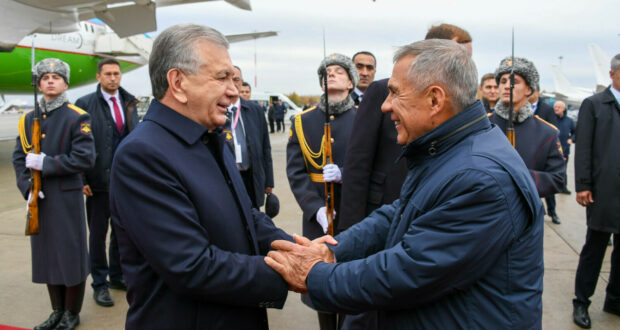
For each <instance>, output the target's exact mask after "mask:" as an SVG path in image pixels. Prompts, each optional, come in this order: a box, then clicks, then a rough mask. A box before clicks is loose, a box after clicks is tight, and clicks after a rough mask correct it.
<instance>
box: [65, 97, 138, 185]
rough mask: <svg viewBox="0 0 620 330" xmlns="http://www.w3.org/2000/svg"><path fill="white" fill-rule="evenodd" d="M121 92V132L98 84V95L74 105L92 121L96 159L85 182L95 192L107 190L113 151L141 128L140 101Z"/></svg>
mask: <svg viewBox="0 0 620 330" xmlns="http://www.w3.org/2000/svg"><path fill="white" fill-rule="evenodd" d="M118 92H119V94H120V97H121V100H122V106H121V108H122V111H123V113H124V115H125V125H124V127H123V132H122V133H119V132H118V130H117V129H116V122H115V121H114V118H112V114H111V112H110V106H109V105H108V102H107V101H106V100H105V98H104V97H103V94H101V86H100V85H97V90H96V91H95V92H93V93H90V94H88V95H84V96H82V97H80V98H79V99H78V100H77V101H76V102H75V105H77V106H78V107H80V108H82V109H84V110H86V112H88V113H89V114H90V117H91V121H92V128H93V136H94V137H95V150H96V152H97V158H96V160H95V166H94V167H93V168H92V169H91V170H90V171H87V172H86V173H85V178H84V183H85V184H87V185H89V186H90V188H91V189H92V190H93V191H105V192H107V191H108V186H109V185H110V169H111V168H112V159H113V158H114V152H116V148H117V147H118V144H119V143H120V142H121V140H122V139H123V138H124V137H125V136H127V134H129V132H131V131H132V130H133V129H134V128H135V127H136V125H138V120H139V119H138V110H137V109H136V104H138V100H136V98H135V97H134V96H133V95H131V94H129V93H128V92H127V91H126V90H125V89H123V88H122V87H120V88H119V89H118Z"/></svg>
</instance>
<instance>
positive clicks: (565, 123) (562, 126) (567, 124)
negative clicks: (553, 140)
mask: <svg viewBox="0 0 620 330" xmlns="http://www.w3.org/2000/svg"><path fill="white" fill-rule="evenodd" d="M556 117H557V123H558V125H557V127H558V130H560V135H559V139H560V144H562V151H563V152H564V158H567V157H568V155H569V154H570V144H568V139H571V140H573V143H574V141H575V122H574V121H573V120H572V119H570V118H569V117H568V116H567V115H566V112H565V113H564V116H562V117H560V116H556Z"/></svg>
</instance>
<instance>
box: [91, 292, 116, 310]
mask: <svg viewBox="0 0 620 330" xmlns="http://www.w3.org/2000/svg"><path fill="white" fill-rule="evenodd" d="M93 297H94V298H95V302H96V303H97V305H99V306H104V307H110V306H114V300H112V297H110V291H108V289H107V288H105V289H99V290H95V294H94V295H93Z"/></svg>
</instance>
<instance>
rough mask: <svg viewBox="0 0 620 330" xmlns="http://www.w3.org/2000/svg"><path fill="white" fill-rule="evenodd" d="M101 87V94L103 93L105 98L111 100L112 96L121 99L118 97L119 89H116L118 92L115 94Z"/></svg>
mask: <svg viewBox="0 0 620 330" xmlns="http://www.w3.org/2000/svg"><path fill="white" fill-rule="evenodd" d="M99 89H100V90H101V95H103V98H104V99H105V100H106V101H110V98H111V97H115V98H116V100H117V101H118V100H119V97H118V89H117V90H116V93H115V94H108V93H106V92H105V91H104V90H103V88H101V87H99Z"/></svg>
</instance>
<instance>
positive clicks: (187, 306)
mask: <svg viewBox="0 0 620 330" xmlns="http://www.w3.org/2000/svg"><path fill="white" fill-rule="evenodd" d="M471 53H472V38H471V36H470V35H469V33H468V32H467V31H465V30H464V29H462V28H459V27H457V26H454V25H450V24H441V25H437V26H433V27H432V28H431V29H429V31H428V33H427V35H426V38H425V40H422V41H418V42H414V43H412V44H409V45H406V46H403V47H401V48H399V49H398V50H397V51H396V53H395V55H394V67H393V72H392V75H391V77H390V78H388V79H383V80H378V81H374V80H375V79H374V78H375V77H374V76H375V72H376V66H377V63H376V58H375V56H374V55H373V54H372V53H371V52H368V51H360V52H358V53H356V54H354V55H353V56H352V58H349V57H348V56H346V55H343V54H338V53H334V54H331V55H329V56H327V57H325V58H324V59H322V61H321V62H320V63H319V65H318V69H317V76H318V83H319V85H320V86H321V88H322V90H323V94H322V95H321V97H320V99H319V101H318V103H317V104H316V105H314V106H310V107H305V109H304V111H303V112H302V113H300V114H298V115H296V116H295V117H294V118H293V119H292V120H291V122H290V137H289V141H288V144H287V147H286V162H287V164H286V173H287V176H288V180H289V184H290V188H291V190H292V192H293V195H294V196H295V199H296V200H297V203H298V204H299V207H300V209H301V211H302V214H301V216H300V220H301V221H302V224H303V225H302V227H303V236H297V235H294V236H291V235H289V234H287V233H285V232H284V231H282V230H281V229H279V228H277V227H276V226H275V225H274V223H273V221H272V220H271V218H270V217H269V216H267V215H265V213H262V212H260V210H259V208H260V207H261V206H263V204H265V196H270V195H272V189H273V187H274V178H273V164H272V159H271V145H270V140H269V133H270V132H271V133H274V128H277V131H282V132H284V131H285V127H286V126H285V123H284V113H285V108H284V106H283V105H282V104H281V100H280V101H275V102H273V104H271V105H270V107H269V109H268V110H267V118H266V116H265V109H264V108H263V107H262V106H260V105H259V104H257V103H255V102H252V101H249V99H250V95H251V87H250V85H249V84H247V83H245V82H244V81H243V76H242V72H241V69H240V68H239V67H237V66H233V64H232V62H231V60H230V57H229V54H228V42H227V40H226V38H225V37H224V36H223V35H222V34H221V33H219V32H218V31H216V30H214V29H211V28H208V27H205V26H201V25H196V24H180V25H175V26H173V27H170V28H168V29H166V30H165V31H163V32H162V33H161V34H160V35H159V36H158V37H157V38H156V40H155V41H154V44H153V50H152V52H151V57H150V61H149V74H150V79H151V86H152V92H153V96H154V101H153V102H152V103H151V105H150V107H149V110H148V112H147V114H146V115H145V117H144V118H143V121H142V122H141V123H139V124H138V115H137V111H136V107H135V106H136V103H137V101H136V99H135V98H134V96H133V95H131V94H130V93H129V92H128V91H126V90H125V89H123V88H122V87H121V86H120V82H121V77H122V73H121V67H120V64H119V63H118V62H117V61H116V60H114V59H111V58H106V59H103V60H101V61H100V62H99V65H98V68H97V80H98V81H99V84H98V85H97V87H96V90H95V91H94V92H93V93H91V94H88V95H86V96H83V97H81V98H79V99H78V100H77V101H76V103H75V105H73V104H71V103H70V102H69V100H68V99H67V96H66V93H65V91H66V89H67V88H68V86H69V81H70V80H69V79H70V68H69V66H68V65H67V64H66V63H64V62H62V61H60V60H58V59H45V60H43V61H41V62H39V63H37V65H36V67H35V72H36V81H37V84H38V87H39V89H40V90H41V92H42V93H43V96H42V98H41V99H40V101H39V104H38V106H39V107H40V109H41V110H42V120H41V133H42V134H41V137H42V138H43V139H42V143H41V152H40V153H35V152H32V145H31V141H32V113H28V114H25V115H24V116H23V117H22V118H21V120H20V136H19V137H18V139H17V143H16V146H15V150H14V154H13V163H14V167H15V172H16V176H17V184H18V188H19V190H20V192H21V193H22V195H23V197H24V198H25V199H27V200H30V199H32V198H38V199H39V205H40V213H39V214H40V219H41V232H40V234H38V235H33V236H31V246H32V280H33V282H35V283H44V284H46V285H47V289H48V294H49V297H50V301H51V306H52V313H51V315H50V316H49V318H48V319H47V320H45V321H44V322H43V323H41V324H40V325H38V326H36V327H35V329H74V328H75V327H77V326H78V325H79V324H80V319H79V313H80V310H81V306H82V301H83V297H84V291H85V283H86V278H87V276H88V274H89V273H90V274H91V276H92V279H93V281H92V287H93V291H94V297H93V298H94V300H95V302H96V303H97V304H98V305H100V306H112V305H113V304H114V301H113V300H112V298H111V296H110V293H109V289H118V290H127V300H128V302H129V310H128V313H127V320H126V328H127V329H151V328H161V329H207V328H208V329H228V328H239V329H241V328H243V329H267V328H268V322H267V313H266V308H282V306H283V305H284V302H285V300H286V298H287V293H288V291H289V290H292V291H295V292H299V293H302V301H303V302H304V303H305V304H306V305H308V306H309V307H311V308H313V309H315V310H316V311H317V315H318V319H319V324H320V328H321V329H412V328H422V329H426V328H445V329H451V328H488V327H490V326H493V327H498V328H541V326H542V290H543V287H542V276H543V270H544V267H543V250H542V243H543V225H542V223H543V217H544V214H545V213H546V214H547V215H548V216H549V217H550V218H551V221H552V222H553V223H555V224H560V223H561V221H560V218H559V216H558V215H557V213H556V210H555V199H554V197H553V196H554V194H556V193H566V194H571V192H570V191H569V190H568V188H567V186H566V181H567V179H566V166H567V165H566V164H567V162H568V158H569V151H570V145H571V144H573V143H576V150H575V190H576V200H577V202H578V203H579V204H580V205H582V206H584V207H586V214H587V224H588V231H587V234H586V243H585V245H584V247H583V250H582V251H581V254H580V259H579V266H578V269H577V274H576V279H575V297H576V298H575V299H574V301H573V320H574V322H575V323H576V324H577V325H579V326H580V327H582V328H589V327H590V326H591V321H590V318H589V314H588V306H589V304H590V300H589V298H590V297H591V296H592V294H593V293H594V288H595V286H596V282H597V278H598V275H599V272H600V268H601V264H602V260H603V257H604V255H605V250H606V248H607V245H608V243H609V242H610V236H611V235H614V237H613V240H612V242H613V245H614V251H613V253H612V263H611V264H612V267H611V272H610V278H609V283H608V286H607V290H606V300H605V306H604V311H606V312H608V313H613V314H616V315H620V269H618V267H620V264H619V262H620V260H618V258H620V252H619V250H618V249H619V248H620V247H619V245H620V242H619V241H618V239H617V234H618V233H620V218H619V215H620V209H619V208H620V194H619V192H620V172H619V171H620V168H619V167H618V166H617V164H620V159H619V158H618V157H620V156H619V155H620V150H619V148H618V144H617V143H612V142H613V141H617V140H618V139H620V136H619V134H620V104H619V103H620V54H619V55H616V56H615V57H613V59H612V61H611V68H610V77H611V79H612V84H611V85H610V86H609V87H608V88H607V89H605V90H604V91H603V92H601V93H598V94H595V95H593V96H592V97H589V98H587V99H586V100H584V102H583V104H582V107H581V109H580V112H579V118H578V119H579V120H578V125H576V126H575V123H574V122H573V121H572V120H571V119H570V118H569V117H568V116H567V115H566V105H565V104H564V103H563V102H561V101H557V102H555V104H553V106H551V105H548V104H546V103H545V102H543V101H542V100H540V98H539V93H540V87H539V74H538V71H537V69H536V66H535V64H534V63H533V62H531V61H530V60H528V59H526V58H523V57H506V58H504V59H502V60H501V61H500V62H499V65H498V67H497V69H496V70H495V72H493V73H489V74H486V75H483V76H482V78H481V79H480V80H478V77H477V69H476V66H475V63H474V62H473V60H472V58H471ZM511 73H514V75H511ZM326 121H328V122H329V126H327V127H328V128H326V125H325V122H326ZM274 126H276V127H274ZM328 130H329V132H330V133H329V134H330V135H327V132H328ZM327 136H329V138H328V137H327ZM30 171H40V172H41V174H42V178H43V184H42V186H43V189H42V191H41V192H40V193H39V194H38V196H31V194H30V181H29V179H30ZM84 196H86V207H85V208H84V203H83V198H84ZM267 198H268V200H269V197H267ZM274 198H275V197H274ZM541 198H545V200H546V204H547V210H546V212H545V210H544V207H543V204H542V202H541ZM326 199H327V200H328V201H330V200H331V201H332V202H333V207H331V206H330V204H329V203H327V204H326ZM595 200H596V203H595ZM272 202H273V199H272ZM268 204H270V203H269V202H268ZM267 207H268V209H269V208H271V209H272V210H273V205H267ZM268 213H270V215H271V216H275V214H277V211H275V212H273V211H272V212H268ZM85 219H86V221H84V220H85ZM86 224H88V230H89V233H90V235H89V238H88V244H87V242H86V237H87V235H86V229H87V228H86ZM108 228H110V231H111V232H110V244H109V246H108V248H107V249H106V236H107V233H108Z"/></svg>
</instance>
